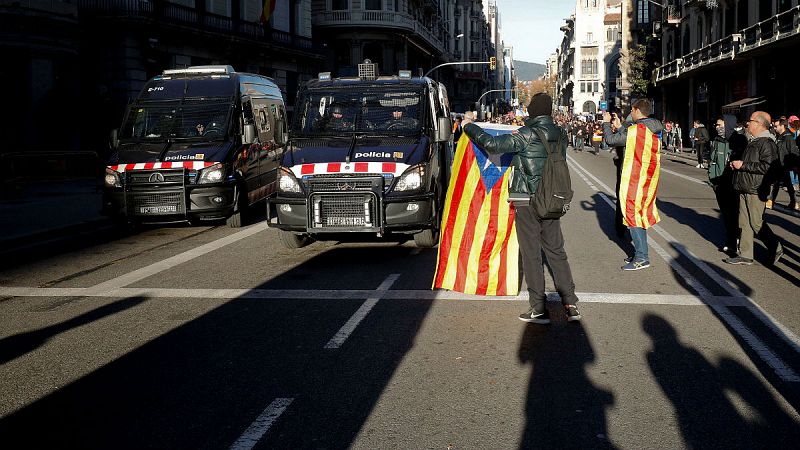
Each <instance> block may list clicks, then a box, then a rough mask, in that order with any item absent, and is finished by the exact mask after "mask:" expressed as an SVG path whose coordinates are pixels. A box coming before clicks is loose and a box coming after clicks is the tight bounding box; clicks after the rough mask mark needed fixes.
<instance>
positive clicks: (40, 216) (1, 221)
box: [0, 179, 110, 249]
mask: <svg viewBox="0 0 800 450" xmlns="http://www.w3.org/2000/svg"><path fill="white" fill-rule="evenodd" d="M101 207H102V193H101V191H100V190H99V189H98V188H97V182H96V181H95V180H93V179H82V180H68V181H51V182H36V183H30V184H24V185H21V186H19V188H18V189H17V190H15V191H14V192H12V193H4V195H3V197H0V248H4V249H8V248H15V247H20V246H23V245H27V244H32V243H36V242H41V241H44V240H49V239H53V238H56V237H62V236H65V235H69V234H73V233H77V232H80V231H86V230H91V229H94V228H97V227H100V226H103V225H105V224H108V223H110V221H109V220H108V219H107V218H105V217H104V216H102V215H101V214H100V209H101Z"/></svg>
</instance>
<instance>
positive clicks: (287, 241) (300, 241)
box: [279, 231, 311, 249]
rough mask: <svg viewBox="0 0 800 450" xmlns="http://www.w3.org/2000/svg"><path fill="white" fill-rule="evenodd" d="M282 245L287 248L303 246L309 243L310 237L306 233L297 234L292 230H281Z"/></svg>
mask: <svg viewBox="0 0 800 450" xmlns="http://www.w3.org/2000/svg"><path fill="white" fill-rule="evenodd" d="M279 238H280V241H281V245H283V246H284V247H286V248H292V249H294V248H303V247H305V246H306V245H308V244H309V241H310V240H311V238H310V237H308V236H306V235H304V234H295V233H292V232H291V231H281V232H280V233H279Z"/></svg>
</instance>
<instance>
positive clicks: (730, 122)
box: [722, 114, 736, 139]
mask: <svg viewBox="0 0 800 450" xmlns="http://www.w3.org/2000/svg"><path fill="white" fill-rule="evenodd" d="M722 121H723V122H725V139H730V138H731V135H733V133H734V132H735V131H736V116H734V115H733V114H724V115H723V116H722Z"/></svg>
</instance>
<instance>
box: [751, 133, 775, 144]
mask: <svg viewBox="0 0 800 450" xmlns="http://www.w3.org/2000/svg"><path fill="white" fill-rule="evenodd" d="M758 138H769V139H772V142H777V141H778V140H777V139H775V135H774V134H772V133H770V131H769V130H764V131H762V132H761V133H758V135H756V136H755V137H754V138H753V139H758Z"/></svg>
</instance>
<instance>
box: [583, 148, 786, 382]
mask: <svg viewBox="0 0 800 450" xmlns="http://www.w3.org/2000/svg"><path fill="white" fill-rule="evenodd" d="M567 159H568V160H569V162H570V163H571V164H572V166H573V169H575V170H576V171H578V172H579V173H580V172H584V173H585V174H586V175H587V176H588V177H589V178H591V179H593V180H594V181H595V182H597V184H598V185H600V186H601V187H603V188H604V189H605V190H606V191H608V192H613V191H612V190H611V188H609V187H608V186H607V185H606V184H605V183H603V182H602V181H601V180H600V179H599V178H597V177H596V176H594V175H593V174H592V173H591V172H589V171H588V170H586V169H585V168H583V166H581V165H580V164H579V163H578V162H577V161H575V159H574V158H571V157H569V156H568V157H567ZM598 192H599V191H598ZM599 193H600V195H601V196H602V197H603V198H604V199H605V201H606V203H608V204H609V206H610V207H611V208H612V209H613V208H615V205H614V203H613V202H612V201H611V199H609V198H608V197H607V196H606V195H605V193H603V192H599ZM652 228H653V230H654V231H655V232H656V233H658V234H659V235H661V237H662V238H664V239H665V240H666V241H667V242H668V243H669V244H670V245H671V246H672V247H673V248H674V249H675V250H676V251H678V252H679V253H681V254H682V255H683V256H685V257H686V258H688V259H689V260H690V261H691V262H692V263H693V264H694V265H695V266H696V267H697V268H698V269H700V270H702V271H703V272H704V273H705V274H706V275H708V276H709V277H710V278H711V279H712V281H714V283H716V284H718V285H719V287H720V288H721V289H724V290H725V291H726V292H728V293H729V294H731V296H732V297H736V298H742V299H744V300H746V302H747V303H746V305H745V307H746V308H747V309H748V310H749V311H751V312H753V314H754V315H755V316H756V317H758V318H759V319H760V320H761V321H762V322H764V323H765V325H767V326H768V327H769V328H770V329H771V330H773V332H775V333H776V334H777V335H778V336H781V337H782V338H783V339H784V340H785V341H786V342H788V343H789V344H790V345H791V346H792V348H794V349H795V351H798V349H800V347H799V346H798V340H797V336H796V335H795V334H794V333H792V332H791V331H790V330H788V329H787V328H786V327H785V326H784V325H783V324H781V323H780V322H778V321H776V320H775V319H774V318H772V317H771V316H769V315H767V314H766V311H764V310H763V309H762V308H761V307H760V306H759V305H758V304H757V303H755V302H754V301H753V299H751V298H750V297H747V296H745V295H744V294H742V293H741V292H739V291H738V290H736V289H733V288H732V285H731V284H729V282H728V281H727V280H725V279H724V278H722V277H721V276H719V274H718V273H717V272H716V271H715V270H712V269H711V268H710V267H709V266H708V265H707V264H705V262H703V261H701V260H700V259H699V258H697V257H696V256H695V255H694V254H693V253H692V252H690V251H689V250H688V249H687V248H686V247H685V246H684V245H682V244H680V243H679V242H678V241H677V239H675V238H674V237H673V236H672V235H671V234H669V233H667V231H666V230H664V229H663V228H662V227H660V226H658V225H655V226H653V227H652ZM647 241H648V244H650V245H651V246H653V248H654V249H655V250H656V252H657V253H658V254H659V255H660V256H661V257H662V259H664V260H665V261H666V262H667V263H668V264H669V265H670V266H671V267H673V268H674V269H675V270H676V271H678V273H679V274H680V275H681V276H685V275H689V274H688V272H687V271H686V269H684V268H683V267H682V266H681V265H680V264H678V263H677V261H676V260H675V258H673V257H671V256H670V255H669V254H668V253H667V252H666V251H665V250H664V249H663V248H662V247H661V246H660V245H658V244H657V243H656V242H655V241H654V240H653V239H652V237H649V236H648V238H647ZM684 274H685V275H684ZM690 280H691V281H690ZM685 281H686V282H687V283H688V284H689V285H690V286H691V287H692V288H693V289H694V290H695V291H696V292H697V294H698V296H699V297H700V298H701V299H702V300H704V301H705V300H706V299H707V298H708V297H709V296H710V295H711V292H710V291H709V290H708V289H707V288H705V286H702V284H701V283H699V282H697V280H696V279H694V277H691V275H689V279H686V280H685ZM711 307H712V308H713V309H714V311H715V312H716V313H717V314H718V315H719V317H720V318H722V320H723V321H725V323H726V324H727V325H728V326H729V327H731V329H733V330H734V331H735V332H736V333H737V334H738V335H739V336H740V337H741V338H742V339H744V341H745V342H746V343H747V344H748V345H749V346H750V348H751V349H752V350H753V351H754V352H755V353H756V354H757V355H758V356H759V358H761V360H762V361H764V362H765V363H767V365H769V366H770V367H771V368H772V369H773V370H774V371H775V373H776V374H777V375H778V377H780V379H782V380H783V381H786V382H800V376H798V375H797V374H796V373H795V372H794V370H792V369H791V368H790V367H788V366H787V365H786V364H785V363H784V362H783V360H781V359H780V358H779V357H778V356H777V355H776V354H775V353H774V352H773V351H772V350H771V349H770V348H769V347H767V345H766V344H764V343H763V342H762V341H761V340H760V339H759V338H758V337H757V336H756V335H754V334H753V333H752V332H751V331H750V329H749V328H747V326H746V325H744V323H742V322H741V321H740V320H739V319H738V318H737V317H736V316H734V315H733V314H732V313H731V312H730V310H728V309H727V308H728V307H727V306H721V305H712V306H711ZM784 330H785V331H784Z"/></svg>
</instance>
